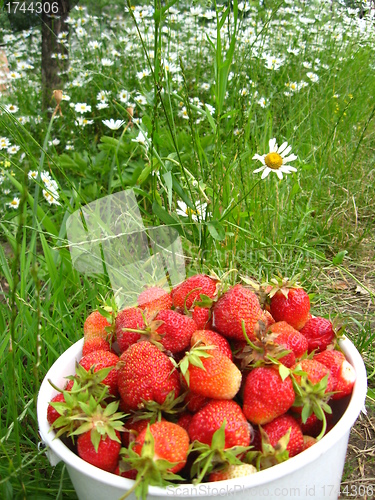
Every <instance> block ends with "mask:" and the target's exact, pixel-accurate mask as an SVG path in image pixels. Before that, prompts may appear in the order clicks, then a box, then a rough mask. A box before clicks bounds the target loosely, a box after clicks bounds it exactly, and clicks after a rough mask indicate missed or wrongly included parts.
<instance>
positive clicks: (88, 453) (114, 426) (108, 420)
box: [69, 396, 126, 472]
mask: <svg viewBox="0 0 375 500" xmlns="http://www.w3.org/2000/svg"><path fill="white" fill-rule="evenodd" d="M80 407H81V410H82V413H81V415H79V416H77V417H75V420H76V421H78V422H79V423H80V425H79V426H78V428H77V429H75V430H74V431H73V432H71V433H70V434H69V436H70V437H73V436H78V439H77V452H78V455H79V456H80V457H81V458H82V459H83V460H85V461H86V462H89V463H90V464H92V465H95V466H96V467H99V468H100V469H103V470H106V471H108V472H113V471H114V469H115V468H116V466H117V463H118V458H119V453H120V449H121V439H120V432H122V431H124V430H125V429H124V425H123V419H124V418H125V417H126V415H125V414H124V413H121V412H117V409H118V401H113V402H112V403H109V404H108V405H106V406H103V405H102V403H98V402H97V401H96V400H95V399H94V398H93V397H92V396H91V397H90V399H89V402H88V403H83V402H80Z"/></svg>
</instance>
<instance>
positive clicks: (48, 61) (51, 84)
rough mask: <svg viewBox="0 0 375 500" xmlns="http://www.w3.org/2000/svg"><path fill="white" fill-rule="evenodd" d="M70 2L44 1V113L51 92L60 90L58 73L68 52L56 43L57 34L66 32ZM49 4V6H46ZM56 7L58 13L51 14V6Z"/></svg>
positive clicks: (48, 105) (67, 0) (65, 63)
mask: <svg viewBox="0 0 375 500" xmlns="http://www.w3.org/2000/svg"><path fill="white" fill-rule="evenodd" d="M69 1H70V0H44V2H43V13H42V110H43V111H46V110H47V108H48V107H50V106H53V104H52V103H51V97H52V92H53V91H54V90H56V89H61V86H62V81H61V78H60V75H59V72H60V71H61V70H63V69H64V68H66V67H67V64H68V59H67V57H68V51H67V50H66V48H65V47H64V46H63V45H62V44H61V43H57V36H58V35H59V33H61V32H64V31H68V30H69V26H68V24H66V22H65V20H66V18H67V17H68V15H69V11H70V4H69ZM46 4H49V5H46ZM56 4H57V6H58V12H57V13H56V14H52V5H54V9H53V10H55V8H56V7H55V6H56ZM53 54H61V55H63V56H64V58H65V59H59V58H57V57H56V58H53V57H52V55H53Z"/></svg>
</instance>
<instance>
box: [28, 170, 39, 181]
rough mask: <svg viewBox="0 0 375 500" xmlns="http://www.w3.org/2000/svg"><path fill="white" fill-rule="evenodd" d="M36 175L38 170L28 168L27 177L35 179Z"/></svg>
mask: <svg viewBox="0 0 375 500" xmlns="http://www.w3.org/2000/svg"><path fill="white" fill-rule="evenodd" d="M37 176H38V172H37V171H36V170H30V172H29V173H28V174H27V177H28V178H29V179H34V180H35V179H36V178H37Z"/></svg>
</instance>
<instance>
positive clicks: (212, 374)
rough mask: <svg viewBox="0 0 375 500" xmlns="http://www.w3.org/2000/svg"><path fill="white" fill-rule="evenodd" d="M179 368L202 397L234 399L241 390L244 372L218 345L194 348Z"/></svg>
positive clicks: (192, 388)
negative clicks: (242, 372)
mask: <svg viewBox="0 0 375 500" xmlns="http://www.w3.org/2000/svg"><path fill="white" fill-rule="evenodd" d="M179 367H180V371H181V373H182V375H183V377H184V378H185V381H186V384H187V385H188V387H189V389H190V390H191V391H192V392H194V393H196V394H200V395H201V396H205V397H208V398H213V399H233V398H234V396H235V395H236V394H237V392H238V391H239V389H240V386H241V380H242V374H241V372H240V370H239V369H238V368H237V366H236V365H235V364H234V363H233V362H232V361H231V360H230V359H229V358H228V356H226V355H225V354H223V353H222V352H220V350H219V349H218V348H217V347H216V346H209V345H199V344H198V345H196V346H193V347H192V348H191V349H190V351H188V352H187V353H186V354H185V356H184V358H183V359H182V360H181V361H180V363H179Z"/></svg>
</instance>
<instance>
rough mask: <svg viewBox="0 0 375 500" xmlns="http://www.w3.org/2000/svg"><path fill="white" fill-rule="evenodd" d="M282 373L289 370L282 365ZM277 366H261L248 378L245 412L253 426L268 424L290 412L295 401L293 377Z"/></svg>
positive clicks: (245, 387) (244, 398)
mask: <svg viewBox="0 0 375 500" xmlns="http://www.w3.org/2000/svg"><path fill="white" fill-rule="evenodd" d="M280 368H281V369H282V370H281V373H283V371H287V372H288V369H287V368H285V367H283V365H280ZM280 368H279V369H278V368H277V366H276V365H275V366H263V367H262V366H259V367H257V368H254V369H253V370H251V371H250V373H249V374H248V376H247V377H246V381H245V386H244V391H243V406H242V409H243V412H244V414H245V416H246V418H247V419H248V420H249V422H251V423H252V424H261V425H263V424H266V423H268V422H271V421H272V420H274V419H275V418H276V417H279V416H280V415H283V414H284V413H285V412H286V411H288V410H289V409H290V408H291V407H292V405H293V404H294V401H295V392H294V389H293V382H292V379H291V377H290V376H289V375H288V374H286V376H285V375H284V374H283V376H281V374H280Z"/></svg>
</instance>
